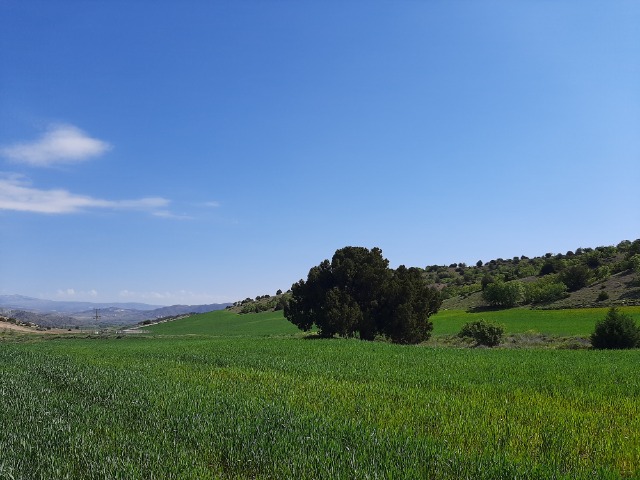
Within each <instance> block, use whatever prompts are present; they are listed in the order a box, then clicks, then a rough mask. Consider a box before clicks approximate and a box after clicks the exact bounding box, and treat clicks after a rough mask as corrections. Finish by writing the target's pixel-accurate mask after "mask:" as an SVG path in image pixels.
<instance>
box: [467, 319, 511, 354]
mask: <svg viewBox="0 0 640 480" xmlns="http://www.w3.org/2000/svg"><path fill="white" fill-rule="evenodd" d="M502 335H504V325H502V324H500V323H496V322H490V321H487V320H484V319H482V320H475V321H473V322H468V323H466V324H464V325H463V326H462V329H461V330H460V332H459V333H458V337H460V338H472V339H473V340H475V341H476V344H477V345H485V346H487V347H495V346H496V345H499V344H500V340H502Z"/></svg>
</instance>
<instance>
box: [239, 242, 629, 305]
mask: <svg viewBox="0 0 640 480" xmlns="http://www.w3.org/2000/svg"><path fill="white" fill-rule="evenodd" d="M422 271H423V275H424V277H425V279H426V280H427V283H428V284H429V285H432V286H434V287H436V288H437V289H438V290H439V291H440V293H441V295H442V297H443V299H444V303H443V305H442V309H465V310H474V309H485V308H512V307H517V306H528V307H530V308H547V309H562V308H579V307H609V306H624V305H628V306H631V305H640V239H637V240H634V241H630V240H624V241H622V242H620V243H618V244H617V245H615V246H614V245H610V246H599V247H595V248H588V247H580V248H576V249H575V250H571V251H568V252H565V253H546V254H544V255H541V256H538V257H533V258H529V257H527V256H524V255H523V256H520V257H513V258H507V259H503V258H497V259H495V260H491V261H488V262H486V263H485V262H482V261H480V260H479V261H478V262H477V263H476V264H475V265H467V264H466V263H452V264H449V265H428V266H426V267H425V268H423V269H422ZM289 297H290V293H289V292H284V293H283V292H282V290H278V291H277V292H276V293H275V295H269V294H265V295H259V296H257V297H256V298H246V299H244V300H240V301H238V302H235V303H234V304H233V305H231V306H229V307H227V308H228V309H230V310H233V311H236V312H238V313H256V312H263V311H277V310H283V309H284V308H285V306H286V304H287V302H288V299H289Z"/></svg>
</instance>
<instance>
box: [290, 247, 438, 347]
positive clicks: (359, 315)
mask: <svg viewBox="0 0 640 480" xmlns="http://www.w3.org/2000/svg"><path fill="white" fill-rule="evenodd" d="M441 303H442V300H441V298H440V294H439V293H438V291H437V290H435V289H433V288H430V287H429V286H428V285H427V282H426V280H425V279H424V276H423V274H422V271H421V270H419V269H417V268H406V267H404V266H401V267H399V268H398V269H397V270H393V269H391V268H389V262H388V260H386V259H385V258H384V257H383V256H382V251H381V250H380V249H379V248H373V249H371V250H369V249H367V248H364V247H345V248H342V249H340V250H337V251H336V253H335V254H334V255H333V258H332V259H331V262H329V261H328V260H325V261H323V262H322V263H320V265H318V266H315V267H312V268H311V270H309V275H308V276H307V280H306V281H305V280H300V281H299V282H297V283H295V284H294V285H293V286H292V287H291V299H290V301H289V303H288V306H287V307H286V308H285V312H284V314H285V317H286V318H287V319H288V320H289V321H290V322H291V323H293V324H294V325H296V326H298V328H300V329H301V330H304V331H308V330H310V329H311V328H312V327H313V326H314V325H315V326H316V327H317V328H318V330H319V332H320V335H321V336H324V337H332V336H334V335H340V336H343V337H351V336H356V335H357V336H359V337H360V338H361V339H363V340H373V339H374V338H375V337H376V336H377V335H383V336H386V337H387V338H389V339H391V340H392V341H393V342H396V343H419V342H422V341H424V340H427V339H428V338H429V336H430V334H431V330H432V329H433V325H432V324H431V322H430V321H429V316H431V315H432V314H434V313H436V312H437V311H438V308H439V307H440V304H441Z"/></svg>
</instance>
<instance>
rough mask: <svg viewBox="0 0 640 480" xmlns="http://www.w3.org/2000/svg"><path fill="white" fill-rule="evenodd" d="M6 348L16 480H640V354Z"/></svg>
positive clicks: (235, 332)
mask: <svg viewBox="0 0 640 480" xmlns="http://www.w3.org/2000/svg"><path fill="white" fill-rule="evenodd" d="M148 331H149V332H150V333H149V334H148V335H141V336H135V337H134V336H131V337H123V338H115V337H114V338H109V339H97V338H93V339H91V338H64V339H63V338H58V339H35V340H31V339H30V337H29V338H27V337H20V336H18V337H17V338H18V340H21V341H17V340H10V339H7V338H5V341H2V342H0V373H1V374H0V425H2V428H1V429H0V478H14V479H23V478H24V479H27V478H28V479H45V478H46V479H51V478H56V479H64V478H69V479H104V478H110V479H131V478H145V479H152V478H158V479H160V478H162V479H165V478H174V479H185V478H186V479H189V478H193V479H195V478H205V479H207V478H224V479H226V478H274V479H276V478H363V479H364V478H411V479H415V478H444V479H460V478H487V479H489V478H491V479H495V478H540V479H548V478H566V479H575V478H585V479H586V478H625V477H636V478H637V477H638V476H639V475H640V375H639V374H638V369H637V367H638V365H639V364H640V351H638V350H630V351H592V350H554V349H473V348H436V347H430V346H429V345H428V344H426V345H423V346H398V345H392V344H387V343H382V342H361V341H359V340H339V339H335V340H319V339H306V338H304V337H303V336H301V335H300V334H299V333H298V332H297V330H296V329H295V328H294V327H292V326H291V325H290V324H288V323H287V322H286V321H285V320H284V319H283V318H282V315H281V314H279V313H275V314H274V313H266V314H254V315H245V316H238V315H235V314H232V313H230V312H215V313H211V314H204V315H198V316H195V317H192V318H190V319H185V320H180V321H176V322H170V323H165V324H160V325H156V326H153V327H150V328H148Z"/></svg>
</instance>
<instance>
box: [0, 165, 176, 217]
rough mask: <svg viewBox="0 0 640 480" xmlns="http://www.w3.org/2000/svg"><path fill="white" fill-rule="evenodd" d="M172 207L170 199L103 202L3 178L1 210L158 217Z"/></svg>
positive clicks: (16, 177) (17, 177)
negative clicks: (131, 213)
mask: <svg viewBox="0 0 640 480" xmlns="http://www.w3.org/2000/svg"><path fill="white" fill-rule="evenodd" d="M169 204H170V201H169V200H167V199H165V198H161V197H147V198H140V199H136V200H103V199H100V198H94V197H91V196H88V195H78V194H75V193H71V192H69V191H67V190H64V189H53V190H42V189H38V188H35V187H32V186H31V185H30V184H29V182H28V181H26V180H25V179H24V177H22V176H20V175H9V176H5V177H2V176H0V210H13V211H20V212H33V213H48V214H63V213H75V212H80V211H85V210H89V209H95V208H102V209H111V210H139V211H146V212H150V213H152V214H157V213H158V212H165V211H166V207H167V206H168V205H169ZM161 216H162V215H161Z"/></svg>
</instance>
